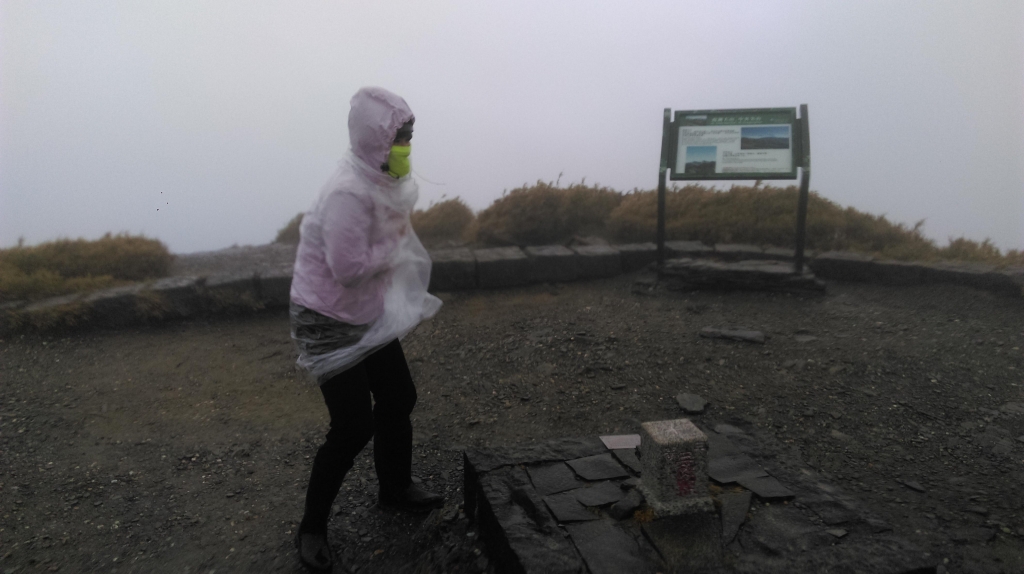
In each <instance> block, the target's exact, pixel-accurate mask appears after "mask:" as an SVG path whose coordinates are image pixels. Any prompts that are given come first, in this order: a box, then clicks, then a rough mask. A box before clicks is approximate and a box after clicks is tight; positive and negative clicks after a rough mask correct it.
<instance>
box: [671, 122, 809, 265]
mask: <svg viewBox="0 0 1024 574" xmlns="http://www.w3.org/2000/svg"><path fill="white" fill-rule="evenodd" d="M810 139H811V136H810V129H809V127H808V123H807V104H801V105H800V115H799V116H797V111H796V108H751V109H734V110H689V111H677V112H675V114H674V115H673V113H672V110H671V109H670V108H665V113H664V115H663V116H662V130H661V166H660V167H659V168H658V228H657V237H656V238H655V240H656V241H657V244H658V265H659V266H660V265H662V264H663V263H664V261H665V193H666V191H665V174H666V173H668V176H669V179H672V180H687V179H688V180H708V179H733V180H736V179H797V177H798V176H797V170H798V169H802V170H803V173H802V174H801V175H800V176H799V177H800V195H799V199H798V201H797V206H796V208H797V212H796V242H795V243H796V248H795V249H794V256H793V259H794V263H793V269H794V272H795V273H796V274H800V273H802V272H803V268H804V240H805V239H806V236H807V198H808V193H809V191H808V190H809V186H810V182H811V142H810Z"/></svg>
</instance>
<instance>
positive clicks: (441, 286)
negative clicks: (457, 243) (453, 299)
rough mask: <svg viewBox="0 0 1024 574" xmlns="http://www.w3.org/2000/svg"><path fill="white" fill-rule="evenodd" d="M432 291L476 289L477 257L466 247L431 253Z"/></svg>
mask: <svg viewBox="0 0 1024 574" xmlns="http://www.w3.org/2000/svg"><path fill="white" fill-rule="evenodd" d="M430 260H431V267H430V287H429V289H430V291H431V292H437V291H452V290H457V289H473V288H475V287H476V257H475V256H474V255H473V252H472V251H470V250H469V249H467V248H465V247H460V248H456V249H441V250H437V251H431V252H430Z"/></svg>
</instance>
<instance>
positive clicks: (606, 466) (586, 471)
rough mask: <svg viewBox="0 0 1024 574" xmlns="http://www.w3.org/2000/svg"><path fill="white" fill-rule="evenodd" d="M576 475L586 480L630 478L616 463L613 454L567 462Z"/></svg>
mask: <svg viewBox="0 0 1024 574" xmlns="http://www.w3.org/2000/svg"><path fill="white" fill-rule="evenodd" d="M566 464H568V465H569V466H571V467H572V469H573V470H574V471H576V474H578V475H580V477H581V478H583V479H584V480H608V479H610V478H628V477H629V473H628V472H626V469H624V468H622V465H621V464H619V463H617V462H615V459H613V458H612V455H611V454H608V453H605V454H599V455H596V456H587V457H583V458H577V459H574V460H567V461H566Z"/></svg>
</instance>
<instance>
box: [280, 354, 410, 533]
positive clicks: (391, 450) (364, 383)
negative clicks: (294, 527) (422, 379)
mask: <svg viewBox="0 0 1024 574" xmlns="http://www.w3.org/2000/svg"><path fill="white" fill-rule="evenodd" d="M320 391H321V392H322V393H323V395H324V402H326V403H327V410H328V411H329V412H330V414H331V429H330V430H329V431H328V432H327V439H326V440H325V441H324V444H323V446H321V447H320V450H318V451H317V453H316V458H315V459H314V460H313V471H312V473H310V476H309V488H308V489H307V490H306V510H305V516H303V518H302V524H300V525H299V529H300V530H301V531H302V532H326V531H327V521H328V520H329V519H330V517H331V505H332V504H333V503H334V497H335V496H337V495H338V491H339V490H340V489H341V481H342V480H343V479H344V478H345V473H346V472H348V471H349V469H350V468H352V461H353V460H354V459H355V457H356V455H357V454H359V451H361V450H363V447H364V446H366V443H367V442H369V440H370V438H371V437H372V438H373V464H374V466H375V467H376V469H377V480H378V481H379V482H380V490H381V492H385V493H394V492H400V491H403V490H405V489H406V488H407V487H408V486H409V484H410V482H411V480H412V421H410V420H409V414H410V413H412V409H413V407H414V406H415V405H416V386H415V385H414V384H413V382H412V376H411V375H410V374H409V365H408V364H407V363H406V362H405V354H404V353H403V352H402V345H401V344H399V342H398V340H397V339H395V340H394V341H392V342H391V343H389V344H388V345H387V346H385V347H383V348H382V349H380V350H378V351H377V352H375V353H373V354H372V355H370V356H368V357H366V358H365V359H363V360H362V361H361V362H360V363H358V364H357V365H356V366H354V367H352V368H351V369H348V370H347V371H345V372H343V373H341V374H339V375H336V376H334V377H332V378H330V379H328V380H327V381H326V382H324V383H323V384H322V385H320ZM371 393H372V394H373V401H372V403H371V400H370V395H371Z"/></svg>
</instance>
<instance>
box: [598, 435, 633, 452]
mask: <svg viewBox="0 0 1024 574" xmlns="http://www.w3.org/2000/svg"><path fill="white" fill-rule="evenodd" d="M598 438H600V439H601V442H603V443H604V446H606V447H608V450H615V449H617V448H636V447H638V446H640V435H638V434H613V435H604V436H601V437H598Z"/></svg>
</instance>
